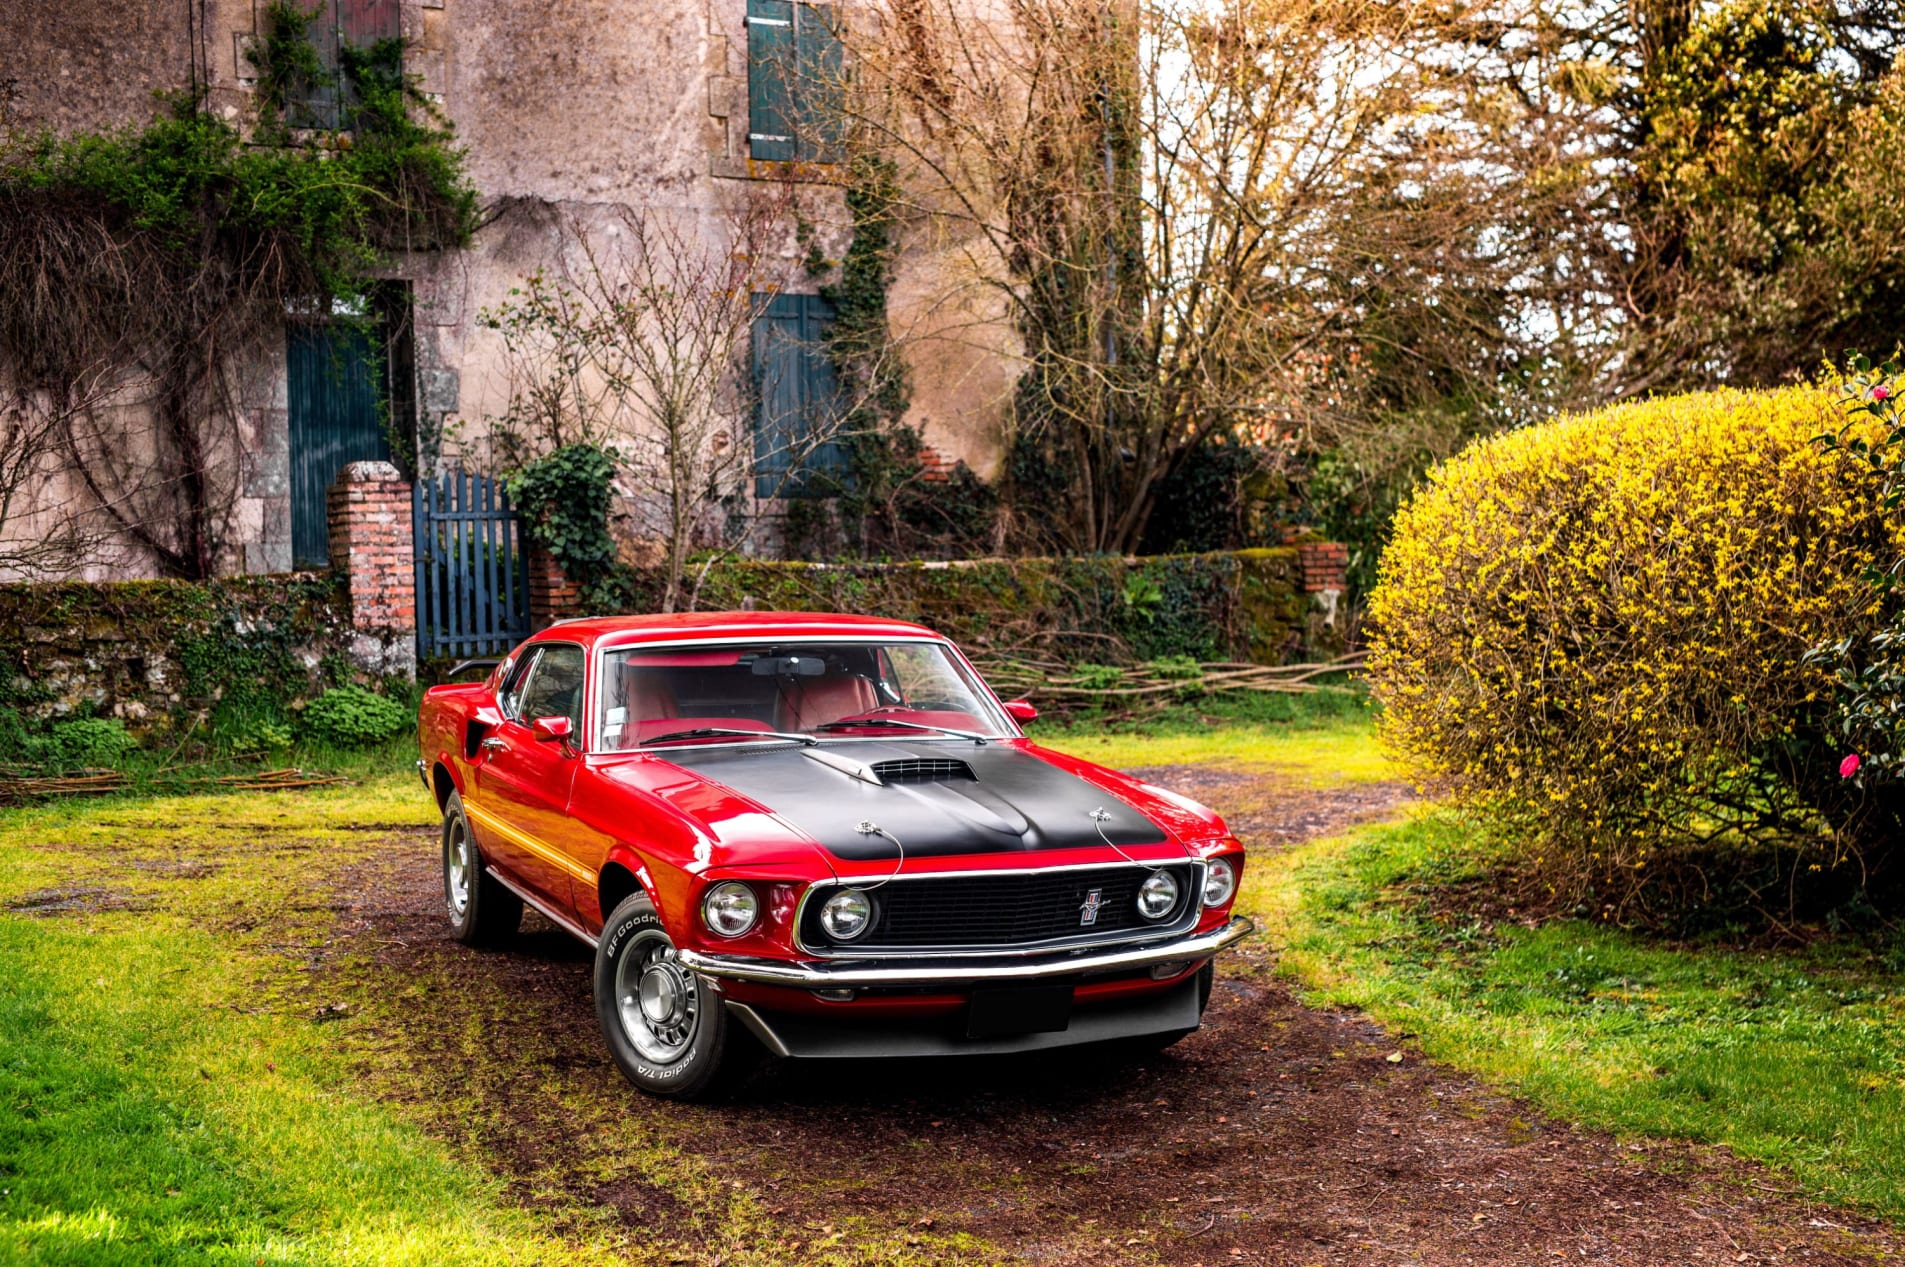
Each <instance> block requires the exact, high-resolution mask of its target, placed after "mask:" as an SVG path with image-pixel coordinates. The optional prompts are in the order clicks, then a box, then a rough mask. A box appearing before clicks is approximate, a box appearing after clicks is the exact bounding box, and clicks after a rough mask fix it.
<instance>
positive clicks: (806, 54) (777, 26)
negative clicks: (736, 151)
mask: <svg viewBox="0 0 1905 1267" xmlns="http://www.w3.org/2000/svg"><path fill="white" fill-rule="evenodd" d="M835 22H836V18H835V13H834V7H833V6H832V5H826V4H798V3H795V0H748V4H747V106H748V138H747V140H748V154H749V156H750V157H753V158H757V159H765V160H767V161H770V162H792V161H795V160H800V161H804V162H820V163H826V162H837V161H839V159H840V158H841V155H840V153H839V151H840V118H841V98H840V92H841V85H842V82H843V80H842V77H843V75H844V74H845V68H846V57H845V52H844V48H843V46H842V44H841V41H840V33H839V30H838V28H837V26H836V25H835Z"/></svg>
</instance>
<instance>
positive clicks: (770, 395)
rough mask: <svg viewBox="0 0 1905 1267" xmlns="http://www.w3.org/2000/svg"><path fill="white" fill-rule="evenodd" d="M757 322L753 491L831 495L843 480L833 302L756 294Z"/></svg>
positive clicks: (774, 494) (771, 494) (773, 494)
mask: <svg viewBox="0 0 1905 1267" xmlns="http://www.w3.org/2000/svg"><path fill="white" fill-rule="evenodd" d="M755 301H756V304H757V311H758V312H759V314H760V315H759V316H757V317H756V318H755V320H754V332H753V335H754V337H753V362H754V364H753V370H754V385H755V393H756V395H755V400H756V404H755V421H754V494H755V496H757V497H834V496H838V495H839V493H840V492H841V490H842V489H843V488H844V487H845V485H846V481H847V451H846V446H845V445H843V444H842V443H841V442H840V441H839V440H838V439H835V438H833V436H832V432H833V430H834V426H835V424H836V423H837V422H838V420H839V414H840V387H839V382H838V380H837V379H836V377H835V375H834V368H833V361H832V359H831V358H830V357H829V356H828V355H827V345H826V338H827V331H828V328H829V327H830V326H831V325H832V324H833V317H834V313H833V306H832V305H831V304H829V303H828V302H827V301H826V300H824V299H822V298H821V297H820V296H819V295H771V296H770V295H757V296H756V297H755Z"/></svg>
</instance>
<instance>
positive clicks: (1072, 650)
mask: <svg viewBox="0 0 1905 1267" xmlns="http://www.w3.org/2000/svg"><path fill="white" fill-rule="evenodd" d="M1342 551H1343V547H1341V546H1338V545H1334V544H1320V545H1300V546H1286V547H1282V548H1279V549H1264V550H1237V551H1220V552H1215V553H1210V554H1182V555H1165V556H1160V557H1155V558H1116V557H1103V556H1099V557H1085V558H1060V559H973V560H963V561H956V562H946V563H939V562H933V563H838V564H837V563H787V562H772V561H767V560H758V559H733V560H728V561H724V562H721V563H717V564H716V565H715V566H713V567H712V568H710V569H708V571H707V573H706V575H705V577H701V574H700V570H699V569H698V568H691V569H690V575H689V576H688V578H687V580H686V582H685V583H686V585H687V587H688V589H689V590H690V592H691V595H692V601H693V605H694V607H695V608H696V609H698V610H701V611H721V610H757V611H767V610H780V611H837V612H848V613H858V614H865V615H875V616H886V617H891V618H894V619H898V620H911V621H917V622H919V623H920V624H924V625H927V626H930V627H931V628H934V629H936V630H938V631H939V632H941V633H944V634H946V635H947V636H949V637H951V638H952V639H954V640H955V641H957V642H958V643H960V644H961V645H962V646H963V647H965V648H966V649H967V651H969V652H971V653H972V654H974V655H978V656H985V655H1001V656H1011V655H1036V656H1039V657H1042V658H1051V659H1058V660H1064V661H1066V662H1069V663H1081V662H1114V663H1115V662H1120V661H1129V660H1134V659H1135V660H1149V659H1156V658H1158V657H1162V656H1183V655H1188V656H1192V657H1195V658H1197V659H1200V660H1206V661H1208V660H1223V659H1234V660H1248V661H1251V662H1253V663H1257V664H1285V663H1290V662H1293V661H1300V660H1310V659H1315V658H1318V657H1327V656H1334V655H1338V654H1340V653H1341V652H1342V651H1343V650H1344V649H1345V644H1346V641H1347V639H1348V636H1349V632H1350V631H1348V630H1347V629H1345V628H1344V625H1343V621H1342V611H1343V608H1342V605H1341V602H1340V599H1341V595H1342V575H1341V566H1340V558H1341V556H1342ZM537 553H538V552H532V559H534V558H535V557H536V554H537ZM1332 560H1339V562H1338V563H1337V566H1336V567H1335V568H1334V569H1332V567H1331V561H1332ZM536 566H537V567H538V568H539V569H540V572H539V573H538V572H537V571H534V570H532V578H533V577H534V576H536V575H540V576H541V578H542V585H541V588H540V590H539V591H538V592H540V593H541V594H542V595H543V599H542V601H541V602H539V603H532V609H533V611H534V614H535V616H536V619H537V623H538V625H544V624H547V623H548V622H549V621H550V620H552V619H560V618H562V617H564V616H572V615H581V614H584V613H582V612H581V611H580V610H579V608H578V606H577V603H578V601H579V595H577V594H576V592H575V590H574V587H573V586H568V585H566V582H564V580H563V578H562V576H561V570H560V569H559V568H557V567H556V566H555V564H554V562H553V561H552V560H550V559H548V558H547V556H546V555H544V556H542V560H541V562H540V564H539V565H536ZM698 577H699V578H700V579H699V582H698V585H697V578H698ZM622 583H623V588H624V599H623V603H622V604H621V610H623V611H626V612H647V611H654V610H656V607H657V603H658V598H659V595H660V594H661V592H662V589H663V578H662V576H660V575H659V574H658V573H656V572H653V571H643V570H629V571H627V572H625V573H624V574H623V577H622ZM531 584H532V589H533V588H534V587H535V586H536V581H535V580H534V579H532V582H531ZM551 595H562V596H566V599H567V601H566V602H565V601H560V600H558V601H551V598H550V596H551Z"/></svg>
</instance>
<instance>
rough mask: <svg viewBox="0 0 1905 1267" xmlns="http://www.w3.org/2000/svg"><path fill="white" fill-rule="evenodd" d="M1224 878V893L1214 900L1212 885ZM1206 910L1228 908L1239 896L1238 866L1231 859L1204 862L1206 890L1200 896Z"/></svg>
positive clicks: (1217, 858)
mask: <svg viewBox="0 0 1905 1267" xmlns="http://www.w3.org/2000/svg"><path fill="white" fill-rule="evenodd" d="M1219 877H1222V881H1221V882H1222V885H1223V889H1222V893H1221V895H1220V896H1218V897H1215V898H1213V897H1212V896H1211V885H1212V882H1213V881H1217V880H1218V879H1219ZM1199 896H1200V898H1201V900H1202V901H1203V904H1204V908H1205V909H1206V910H1214V909H1216V908H1218V907H1221V906H1227V905H1228V904H1229V903H1230V902H1231V900H1232V899H1233V898H1235V897H1236V896H1237V864H1236V863H1235V862H1232V861H1231V860H1230V858H1229V857H1216V858H1208V859H1206V860H1205V862H1204V890H1203V892H1202V893H1201V894H1200V895H1199Z"/></svg>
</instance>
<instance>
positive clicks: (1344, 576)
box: [1296, 542, 1349, 594]
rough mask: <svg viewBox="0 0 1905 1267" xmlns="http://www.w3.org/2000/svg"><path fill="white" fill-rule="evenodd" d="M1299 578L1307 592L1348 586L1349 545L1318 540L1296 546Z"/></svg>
mask: <svg viewBox="0 0 1905 1267" xmlns="http://www.w3.org/2000/svg"><path fill="white" fill-rule="evenodd" d="M1296 563H1297V572H1298V580H1299V584H1300V585H1301V587H1302V589H1303V592H1304V593H1305V594H1323V593H1327V592H1328V591H1330V590H1342V589H1346V588H1348V571H1349V547H1348V546H1346V545H1339V544H1337V543H1336V542H1318V543H1315V544H1312V545H1301V546H1298V547H1297V548H1296Z"/></svg>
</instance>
